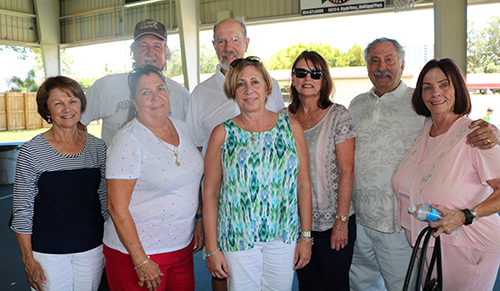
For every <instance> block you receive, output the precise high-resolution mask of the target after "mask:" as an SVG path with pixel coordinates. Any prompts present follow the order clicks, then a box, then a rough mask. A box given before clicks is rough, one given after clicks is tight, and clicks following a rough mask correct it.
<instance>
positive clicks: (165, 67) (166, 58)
mask: <svg viewBox="0 0 500 291" xmlns="http://www.w3.org/2000/svg"><path fill="white" fill-rule="evenodd" d="M134 49H135V40H134V42H133V43H131V44H130V56H131V57H132V60H133V59H134ZM171 57H172V53H171V51H170V48H169V47H168V45H167V42H166V41H165V64H163V67H162V68H161V70H162V71H163V70H166V69H167V62H168V61H170V58H171ZM132 68H133V69H135V61H134V62H133V63H132Z"/></svg>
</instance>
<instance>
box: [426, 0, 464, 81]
mask: <svg viewBox="0 0 500 291" xmlns="http://www.w3.org/2000/svg"><path fill="white" fill-rule="evenodd" d="M434 57H435V58H437V59H441V58H452V59H454V60H455V61H456V62H457V63H458V65H459V66H460V68H461V69H462V71H463V72H464V74H466V73H467V0H434Z"/></svg>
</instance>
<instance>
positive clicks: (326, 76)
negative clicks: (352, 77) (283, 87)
mask: <svg viewBox="0 0 500 291" xmlns="http://www.w3.org/2000/svg"><path fill="white" fill-rule="evenodd" d="M300 60H304V61H305V62H306V63H307V64H308V65H309V64H312V65H313V66H314V67H316V69H318V70H322V71H323V77H322V78H321V91H320V97H319V100H318V107H319V108H323V109H324V108H327V107H328V106H330V104H332V101H331V100H330V96H332V95H333V94H335V87H334V85H333V80H332V76H331V75H330V67H329V66H328V63H327V62H326V60H325V59H324V58H323V57H322V56H321V55H320V54H318V53H317V52H315V51H303V52H302V53H301V54H300V55H299V56H298V57H297V59H296V60H295V62H293V65H292V72H293V70H294V69H295V68H296V67H297V63H298V62H300ZM292 74H293V73H292ZM290 97H291V99H292V103H291V104H290V106H288V110H290V112H292V113H294V114H295V113H296V112H297V110H298V109H299V106H300V99H299V92H297V89H296V88H295V86H294V85H293V84H292V85H291V86H290Z"/></svg>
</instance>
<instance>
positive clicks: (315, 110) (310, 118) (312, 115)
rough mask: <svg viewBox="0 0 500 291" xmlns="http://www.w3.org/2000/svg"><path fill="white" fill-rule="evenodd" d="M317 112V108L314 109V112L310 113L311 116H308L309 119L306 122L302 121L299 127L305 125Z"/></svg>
mask: <svg viewBox="0 0 500 291" xmlns="http://www.w3.org/2000/svg"><path fill="white" fill-rule="evenodd" d="M318 110H319V107H318V108H316V109H315V110H314V111H313V112H312V113H311V115H309V117H308V118H307V119H306V121H304V122H302V123H301V124H300V126H301V127H304V124H306V123H307V122H308V121H309V120H310V119H311V117H312V116H313V115H314V113H316V111H318Z"/></svg>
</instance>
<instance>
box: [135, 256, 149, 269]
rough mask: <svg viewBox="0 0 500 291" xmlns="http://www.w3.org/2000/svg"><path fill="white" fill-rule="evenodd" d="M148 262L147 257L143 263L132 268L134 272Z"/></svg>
mask: <svg viewBox="0 0 500 291" xmlns="http://www.w3.org/2000/svg"><path fill="white" fill-rule="evenodd" d="M148 261H149V256H148V257H147V258H146V259H145V260H144V262H142V263H140V264H139V265H137V266H135V267H134V270H137V269H139V268H140V267H142V266H144V265H146V263H147V262H148Z"/></svg>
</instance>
